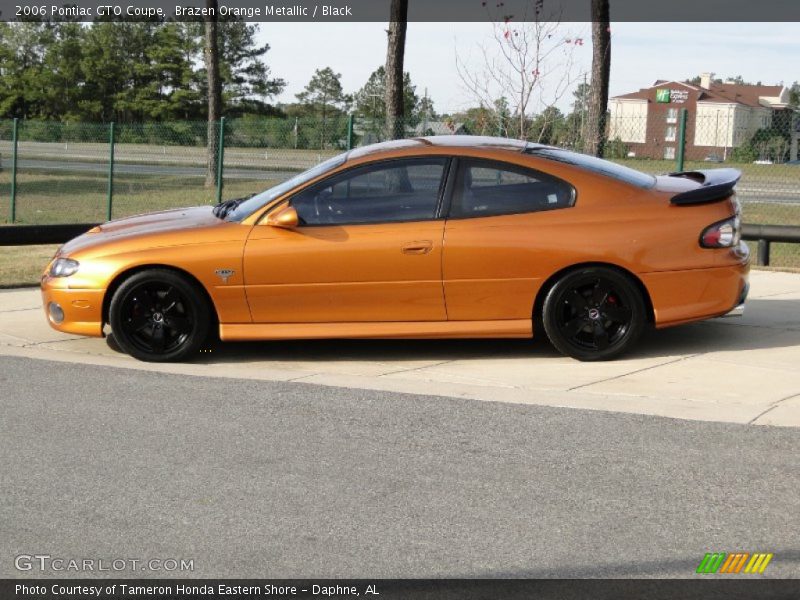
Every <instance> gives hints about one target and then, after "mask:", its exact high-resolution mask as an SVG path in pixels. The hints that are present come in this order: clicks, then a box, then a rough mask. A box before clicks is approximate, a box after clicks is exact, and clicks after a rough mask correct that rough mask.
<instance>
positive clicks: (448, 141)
mask: <svg viewBox="0 0 800 600" xmlns="http://www.w3.org/2000/svg"><path fill="white" fill-rule="evenodd" d="M425 146H436V147H439V148H492V149H497V150H509V151H512V152H520V153H521V152H525V151H526V150H529V149H532V148H536V147H539V146H542V144H534V143H531V142H526V141H524V140H514V139H510V138H502V137H491V136H486V135H432V136H427V137H416V138H409V139H403V140H391V141H388V142H380V143H378V144H370V145H369V146H363V147H361V148H355V149H353V150H351V151H350V153H349V154H348V156H347V158H348V160H349V159H354V158H362V157H364V156H369V155H371V154H378V153H382V152H391V151H393V150H401V149H410V148H415V147H416V148H422V147H425Z"/></svg>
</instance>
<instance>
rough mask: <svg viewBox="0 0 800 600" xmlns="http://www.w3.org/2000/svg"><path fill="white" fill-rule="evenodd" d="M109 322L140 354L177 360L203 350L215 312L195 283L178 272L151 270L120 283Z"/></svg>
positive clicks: (157, 359)
mask: <svg viewBox="0 0 800 600" xmlns="http://www.w3.org/2000/svg"><path fill="white" fill-rule="evenodd" d="M109 322H110V325H111V329H112V331H113V333H114V338H115V340H116V341H117V343H118V344H119V346H120V348H121V349H122V350H124V351H125V352H127V353H128V354H130V355H131V356H133V357H134V358H138V359H139V360H144V361H150V362H167V361H177V360H183V359H186V358H188V357H191V356H193V355H195V354H197V353H198V352H199V350H200V348H201V347H202V345H203V343H204V342H205V340H206V337H207V336H208V330H209V324H210V322H211V311H210V308H209V306H208V302H207V301H206V299H205V295H204V293H203V292H202V290H200V289H199V288H198V287H197V285H196V284H195V283H193V282H191V281H189V280H188V279H186V278H185V277H183V276H181V275H179V274H177V273H174V272H172V271H167V270H164V269H150V270H147V271H141V272H139V273H136V274H135V275H132V276H131V277H130V278H128V279H126V280H125V281H124V282H123V283H122V285H120V286H119V288H118V289H117V291H116V292H115V293H114V296H113V298H112V299H111V305H110V309H109Z"/></svg>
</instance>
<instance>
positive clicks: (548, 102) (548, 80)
mask: <svg viewBox="0 0 800 600" xmlns="http://www.w3.org/2000/svg"><path fill="white" fill-rule="evenodd" d="M535 6H536V9H535V11H534V12H533V13H532V14H530V15H522V16H521V18H519V19H514V18H512V17H508V16H507V17H503V18H499V19H498V18H493V19H492V24H491V25H492V33H491V37H490V39H489V41H488V43H486V44H482V45H480V46H479V50H480V61H479V62H480V63H481V64H480V66H478V67H476V68H473V67H472V66H471V65H470V64H468V63H467V62H466V61H465V60H463V59H462V58H461V57H460V56H458V54H457V55H456V69H457V71H458V75H459V77H460V79H461V81H462V84H463V86H464V87H465V89H466V90H467V92H468V93H469V94H470V95H471V96H472V97H473V99H474V100H475V101H477V102H478V103H479V105H480V106H481V107H485V108H493V107H495V105H496V102H497V101H498V99H500V98H505V99H506V100H507V101H508V106H509V109H510V111H511V116H512V118H511V119H508V120H503V119H499V122H501V123H504V125H501V126H502V127H504V128H505V131H504V132H503V133H504V135H509V136H516V137H519V138H523V139H534V140H536V139H538V138H539V136H541V135H542V133H543V131H544V129H545V128H546V125H547V124H545V123H541V126H540V127H539V128H537V131H531V125H530V117H531V116H532V113H533V112H537V113H542V114H546V113H545V109H546V108H548V107H551V106H554V105H555V104H556V103H557V102H558V101H559V100H560V99H561V98H562V97H563V96H564V95H565V94H566V93H567V92H569V90H570V89H571V88H572V86H573V84H574V83H575V82H576V81H577V80H578V79H579V78H580V77H582V76H583V74H582V73H579V72H577V71H578V70H577V68H576V66H575V61H574V55H575V49H576V48H577V47H579V46H582V45H583V39H582V38H581V37H580V36H574V35H570V34H569V33H567V32H565V28H564V27H563V26H562V24H561V23H560V21H559V20H558V18H557V15H548V17H547V18H546V19H545V18H544V16H543V14H542V12H541V3H539V2H536V3H535ZM492 16H493V15H491V14H490V18H492ZM552 112H554V111H548V113H547V114H549V113H552Z"/></svg>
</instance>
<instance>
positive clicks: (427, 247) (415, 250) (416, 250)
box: [402, 240, 433, 254]
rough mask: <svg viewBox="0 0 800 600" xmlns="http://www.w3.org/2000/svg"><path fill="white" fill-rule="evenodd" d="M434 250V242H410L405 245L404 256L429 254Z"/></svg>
mask: <svg viewBox="0 0 800 600" xmlns="http://www.w3.org/2000/svg"><path fill="white" fill-rule="evenodd" d="M432 249H433V242H432V241H430V240H421V241H418V242H409V243H407V244H404V245H403V248H402V251H403V254H427V253H428V252H430V251H431V250H432Z"/></svg>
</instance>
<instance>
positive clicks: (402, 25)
mask: <svg viewBox="0 0 800 600" xmlns="http://www.w3.org/2000/svg"><path fill="white" fill-rule="evenodd" d="M407 25H408V0H392V5H391V9H390V15H389V29H387V30H386V33H387V35H388V37H389V40H388V44H387V48H386V126H387V131H388V135H389V136H390V137H392V138H395V139H396V138H401V137H404V135H403V134H404V131H403V129H404V122H405V107H404V104H405V103H404V97H403V59H404V57H405V51H406V28H407Z"/></svg>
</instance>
